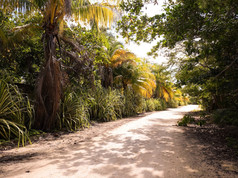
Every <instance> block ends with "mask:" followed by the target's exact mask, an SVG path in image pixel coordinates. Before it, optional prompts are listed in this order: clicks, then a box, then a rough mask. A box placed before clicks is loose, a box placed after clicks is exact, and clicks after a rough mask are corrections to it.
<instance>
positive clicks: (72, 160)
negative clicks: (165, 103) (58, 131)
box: [0, 105, 235, 178]
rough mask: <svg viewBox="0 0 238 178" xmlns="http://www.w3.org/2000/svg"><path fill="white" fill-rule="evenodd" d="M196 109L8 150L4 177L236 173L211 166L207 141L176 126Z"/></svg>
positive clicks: (163, 113)
mask: <svg viewBox="0 0 238 178" xmlns="http://www.w3.org/2000/svg"><path fill="white" fill-rule="evenodd" d="M194 109H197V106H195V105H190V106H185V107H180V108H177V109H169V110H167V111H161V112H153V113H150V114H149V115H148V114H147V115H146V116H144V117H140V118H129V119H123V120H119V121H116V122H111V123H104V124H100V125H98V126H96V127H93V128H91V129H86V130H85V131H83V132H79V133H74V134H69V135H65V136H61V137H60V138H57V139H56V140H51V141H47V142H46V141H42V142H39V143H37V144H33V145H29V146H27V147H25V148H19V149H13V150H8V151H4V152H2V153H1V154H2V158H4V159H3V160H5V161H3V162H2V163H0V166H1V172H0V173H1V176H0V177H17V178H20V177H29V178H33V177H34V178H38V177H42V178H45V177H51V178H53V177H57V178H58V177H76V178H84V177H86V178H97V177H102V178H105V177H109V178H113V177H117V178H137V177H138V178H140V177H141V178H150V177H173V178H174V177H181V178H182V177H235V174H231V173H230V172H229V171H224V170H223V169H220V168H217V166H214V165H211V164H210V162H209V161H208V160H207V159H206V156H205V155H204V154H203V152H202V148H203V147H205V145H203V144H201V143H199V141H198V140H196V139H194V138H193V137H191V136H189V132H187V131H186V129H185V128H183V127H177V126H175V125H176V122H177V120H178V119H180V118H181V117H182V116H183V115H184V114H185V113H186V112H188V111H191V110H194ZM96 135H97V136H96ZM10 155H11V156H13V158H11V161H9V160H8V159H7V157H8V156H10ZM21 158H22V160H19V159H21ZM23 158H24V159H23ZM14 159H15V160H14Z"/></svg>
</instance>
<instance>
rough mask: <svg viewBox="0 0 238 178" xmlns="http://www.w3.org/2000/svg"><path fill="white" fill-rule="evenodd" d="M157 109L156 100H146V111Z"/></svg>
mask: <svg viewBox="0 0 238 178" xmlns="http://www.w3.org/2000/svg"><path fill="white" fill-rule="evenodd" d="M154 110H155V100H154V99H148V100H146V111H154Z"/></svg>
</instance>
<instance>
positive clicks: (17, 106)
mask: <svg viewBox="0 0 238 178" xmlns="http://www.w3.org/2000/svg"><path fill="white" fill-rule="evenodd" d="M32 119H33V109H32V106H31V104H30V102H29V100H28V99H27V98H26V97H23V95H22V94H21V93H20V91H19V90H18V88H17V87H16V86H14V85H10V84H7V83H6V82H5V81H3V80H0V138H2V139H4V140H10V139H12V138H18V146H19V145H20V144H22V145H24V144H25V142H26V141H27V140H29V141H30V139H29V137H28V131H27V127H26V126H25V125H26V124H27V125H28V128H30V127H31V123H32Z"/></svg>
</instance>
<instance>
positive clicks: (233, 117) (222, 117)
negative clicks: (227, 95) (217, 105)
mask: <svg viewBox="0 0 238 178" xmlns="http://www.w3.org/2000/svg"><path fill="white" fill-rule="evenodd" d="M237 113H238V111H237V110H235V109H218V110H216V111H214V112H213V114H212V117H213V119H214V122H215V123H216V124H220V125H236V126H238V115H237Z"/></svg>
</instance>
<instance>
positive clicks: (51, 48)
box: [0, 0, 113, 130]
mask: <svg viewBox="0 0 238 178" xmlns="http://www.w3.org/2000/svg"><path fill="white" fill-rule="evenodd" d="M0 8H1V9H2V10H3V11H10V10H12V11H13V10H18V11H20V12H23V13H35V12H36V11H40V12H41V14H42V16H43V18H44V21H43V29H44V34H43V35H42V39H43V44H44V52H45V64H44V67H43V69H42V71H41V73H40V76H39V79H38V83H37V87H36V88H37V89H36V106H35V112H36V120H35V128H37V129H42V130H52V129H54V128H55V123H56V119H57V113H58V111H59V108H60V101H61V95H62V84H61V81H62V74H61V73H62V72H61V65H60V61H59V60H58V58H57V55H58V54H57V52H56V49H57V46H59V48H60V43H59V41H60V33H61V32H62V30H63V24H64V19H65V18H66V17H69V16H70V15H71V16H72V17H74V18H75V19H76V20H77V19H81V20H82V19H83V20H84V21H85V22H90V20H91V19H93V20H94V21H95V22H97V23H98V24H100V23H101V24H103V25H108V24H110V23H111V21H112V19H113V12H112V10H110V9H109V8H107V7H105V6H101V5H100V4H95V5H93V4H91V3H90V1H89V0H75V1H72V2H71V1H70V0H24V1H23V0H0ZM71 13H72V14H71Z"/></svg>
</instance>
